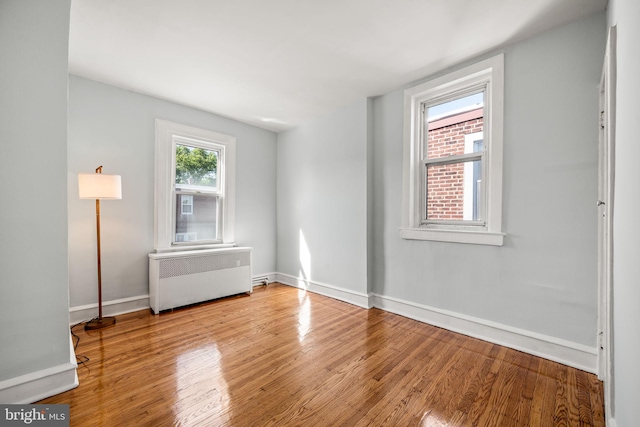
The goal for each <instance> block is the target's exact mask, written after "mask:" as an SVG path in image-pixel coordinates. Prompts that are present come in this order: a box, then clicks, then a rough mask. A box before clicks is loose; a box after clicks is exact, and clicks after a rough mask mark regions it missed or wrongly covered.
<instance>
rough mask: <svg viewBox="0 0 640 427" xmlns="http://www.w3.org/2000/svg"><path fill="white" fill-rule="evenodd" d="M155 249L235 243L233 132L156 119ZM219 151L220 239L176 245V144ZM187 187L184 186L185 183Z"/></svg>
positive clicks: (234, 152)
mask: <svg viewBox="0 0 640 427" xmlns="http://www.w3.org/2000/svg"><path fill="white" fill-rule="evenodd" d="M155 128H156V149H155V193H154V248H155V251H156V252H166V251H172V250H189V249H196V248H197V249H200V248H216V247H229V246H234V231H235V185H236V179H235V164H236V138H235V137H233V136H230V135H225V134H221V133H218V132H213V131H210V130H205V129H199V128H195V127H191V126H185V125H182V124H178V123H173V122H169V121H166V120H160V119H156V121H155ZM185 141H188V142H187V144H188V145H189V146H196V147H197V146H200V147H201V148H205V149H207V150H215V151H218V152H219V157H218V171H217V185H218V188H217V191H216V195H217V196H218V204H219V214H218V218H217V223H218V227H219V229H218V230H219V231H218V236H219V240H216V241H207V242H201V243H195V242H190V243H189V245H185V244H184V243H179V244H176V242H175V241H174V240H175V239H174V238H175V222H176V218H175V215H176V206H175V204H176V192H178V193H180V192H181V191H180V189H177V188H176V184H175V169H176V164H175V157H176V156H175V152H176V143H177V144H180V145H184V144H185ZM182 187H184V186H182Z"/></svg>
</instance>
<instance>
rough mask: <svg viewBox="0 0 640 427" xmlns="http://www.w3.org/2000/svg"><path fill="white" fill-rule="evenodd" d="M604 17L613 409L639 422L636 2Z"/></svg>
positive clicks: (621, 2) (623, 419) (621, 3)
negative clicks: (613, 42)
mask: <svg viewBox="0 0 640 427" xmlns="http://www.w3.org/2000/svg"><path fill="white" fill-rule="evenodd" d="M609 6H610V16H609V20H610V22H611V24H612V25H617V32H618V49H617V53H618V61H617V85H618V86H617V90H616V93H617V95H616V98H617V99H616V104H617V110H616V114H617V117H616V141H615V144H616V146H615V189H614V193H615V195H614V197H615V203H614V208H613V209H614V216H613V245H614V247H613V254H614V260H613V290H614V295H613V304H614V307H613V326H614V332H613V338H614V346H613V347H614V367H615V368H614V379H615V381H614V396H615V398H614V409H615V411H614V413H613V416H614V417H615V419H616V423H617V425H618V426H620V427H624V426H633V425H637V424H638V393H639V390H640V364H638V355H639V354H640V309H639V308H638V305H639V304H640V280H639V279H638V278H639V277H640V262H639V259H640V258H639V256H638V255H639V254H640V222H639V221H638V212H640V191H639V190H638V184H639V183H640V178H638V159H640V144H639V143H638V142H639V140H640V139H639V138H638V125H637V123H638V115H639V114H640V108H638V105H639V104H638V103H639V100H640V82H639V81H638V77H639V76H640V55H638V52H639V51H638V41H639V40H640V3H639V2H638V1H637V0H614V1H612V2H611V3H610V5H609Z"/></svg>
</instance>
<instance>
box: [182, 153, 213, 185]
mask: <svg viewBox="0 0 640 427" xmlns="http://www.w3.org/2000/svg"><path fill="white" fill-rule="evenodd" d="M217 180H218V152H217V151H213V150H205V149H203V148H197V147H190V146H188V145H181V144H176V186H177V187H183V188H184V187H207V188H210V189H215V188H217V186H218V183H217Z"/></svg>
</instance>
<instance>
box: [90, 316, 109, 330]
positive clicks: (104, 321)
mask: <svg viewBox="0 0 640 427" xmlns="http://www.w3.org/2000/svg"><path fill="white" fill-rule="evenodd" d="M115 324H116V318H115V317H103V318H101V319H94V320H92V321H90V322H87V323H85V324H84V329H85V331H93V330H95V329H102V328H107V327H109V326H113V325H115Z"/></svg>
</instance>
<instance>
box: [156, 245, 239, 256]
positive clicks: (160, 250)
mask: <svg viewBox="0 0 640 427" xmlns="http://www.w3.org/2000/svg"><path fill="white" fill-rule="evenodd" d="M235 245H236V244H235V243H213V244H204V245H175V246H171V247H169V248H156V249H155V253H157V254H162V253H166V252H183V251H197V250H200V249H224V248H232V247H234V246H235Z"/></svg>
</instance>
